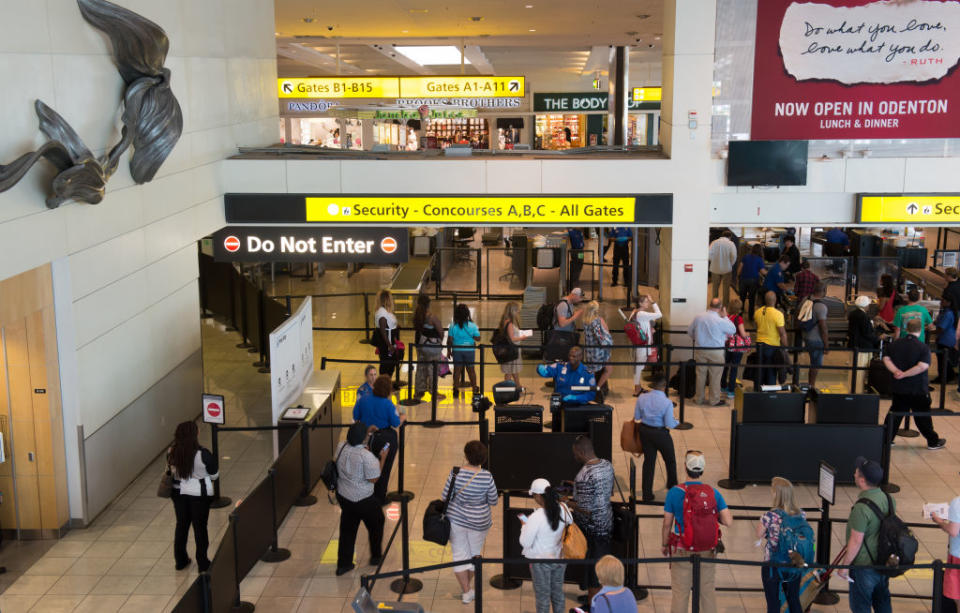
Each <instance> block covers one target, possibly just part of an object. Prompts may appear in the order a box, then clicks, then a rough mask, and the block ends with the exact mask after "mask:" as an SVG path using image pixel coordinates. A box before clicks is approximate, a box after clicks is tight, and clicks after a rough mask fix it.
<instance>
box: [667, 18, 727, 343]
mask: <svg viewBox="0 0 960 613" xmlns="http://www.w3.org/2000/svg"><path fill="white" fill-rule="evenodd" d="M716 8H717V6H716V0H701V1H700V2H696V3H689V2H685V1H684V0H664V3H663V104H662V111H661V113H662V114H661V117H662V123H661V133H660V142H661V144H662V146H663V151H664V153H666V154H667V155H669V156H670V157H671V158H672V159H673V160H674V161H675V162H676V163H678V164H679V165H680V166H682V167H683V168H685V170H686V177H687V178H688V179H689V180H686V181H683V182H682V183H679V184H678V185H677V186H676V187H675V188H674V195H673V198H674V200H673V223H674V225H673V228H672V229H671V230H666V229H664V230H663V231H662V232H661V245H660V296H661V303H660V307H661V309H662V310H663V312H664V318H665V320H666V323H667V325H668V326H669V327H670V328H672V329H676V328H685V327H686V326H687V324H689V323H690V321H691V320H692V319H693V318H694V317H695V316H696V315H697V314H699V313H702V312H703V310H704V307H705V306H706V304H707V296H708V292H707V283H708V274H707V247H708V236H709V228H710V196H711V192H712V187H711V180H710V173H711V166H710V112H711V106H712V102H713V100H712V96H713V87H712V84H713V53H714V31H715V27H716V25H715V23H716ZM691 111H694V112H696V119H697V125H696V127H695V128H691V127H690V126H689V125H688V113H689V112H691ZM687 268H690V271H689V272H688V271H687ZM672 340H673V341H679V340H680V339H679V338H674V339H672Z"/></svg>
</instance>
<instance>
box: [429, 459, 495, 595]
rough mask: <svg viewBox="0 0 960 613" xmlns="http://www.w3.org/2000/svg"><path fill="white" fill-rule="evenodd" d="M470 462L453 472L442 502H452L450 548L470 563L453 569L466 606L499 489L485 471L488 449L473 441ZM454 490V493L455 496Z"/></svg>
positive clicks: (450, 504)
mask: <svg viewBox="0 0 960 613" xmlns="http://www.w3.org/2000/svg"><path fill="white" fill-rule="evenodd" d="M463 455H464V456H465V457H466V462H465V463H464V464H463V466H461V467H460V470H459V471H457V472H456V474H454V472H453V471H451V473H450V475H449V476H448V477H447V482H446V484H445V485H444V486H443V494H442V495H441V498H442V499H444V500H447V494H448V493H449V494H450V496H451V499H450V501H449V504H448V505H447V517H448V518H449V519H450V548H451V549H452V553H453V560H454V561H460V560H466V561H468V562H467V563H466V564H461V565H459V566H454V567H453V574H454V575H455V576H456V578H457V581H458V582H459V583H460V588H461V590H462V592H463V595H462V596H461V598H460V599H461V601H462V602H463V604H469V603H471V602H473V599H474V597H475V594H474V591H473V587H472V586H473V564H471V563H470V562H469V560H470V559H471V558H472V557H473V556H479V555H483V541H484V540H485V539H486V538H487V532H488V531H489V530H490V526H491V525H492V524H493V513H492V512H491V510H490V508H491V507H493V506H496V504H497V486H496V484H494V482H493V475H491V474H490V473H489V472H488V471H486V470H484V469H483V468H481V465H482V464H483V463H484V462H485V461H486V460H487V447H486V445H484V444H483V443H481V442H480V441H470V442H469V443H467V444H466V445H465V446H464V447H463ZM451 487H452V488H453V491H452V492H451V491H450V490H451Z"/></svg>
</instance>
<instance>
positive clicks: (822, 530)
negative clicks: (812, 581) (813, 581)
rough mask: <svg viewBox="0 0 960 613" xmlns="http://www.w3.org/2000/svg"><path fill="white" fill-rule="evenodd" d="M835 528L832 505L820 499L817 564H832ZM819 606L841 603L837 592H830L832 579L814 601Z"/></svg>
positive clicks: (828, 578)
mask: <svg viewBox="0 0 960 613" xmlns="http://www.w3.org/2000/svg"><path fill="white" fill-rule="evenodd" d="M832 535H833V527H832V526H831V524H830V503H828V502H827V501H826V500H824V499H823V498H821V499H820V523H819V524H818V525H817V564H830V559H831V555H830V544H831V541H832V540H833V539H832V538H831V537H832ZM813 601H814V602H815V603H817V604H823V605H835V604H837V603H838V602H840V596H838V595H837V593H836V592H832V591H830V577H827V582H826V583H825V584H824V586H823V589H822V590H820V593H819V594H817V597H816V598H814V599H813Z"/></svg>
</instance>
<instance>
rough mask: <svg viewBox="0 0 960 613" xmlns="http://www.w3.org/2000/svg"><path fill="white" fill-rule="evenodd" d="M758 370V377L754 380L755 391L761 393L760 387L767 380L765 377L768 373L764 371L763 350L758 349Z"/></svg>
mask: <svg viewBox="0 0 960 613" xmlns="http://www.w3.org/2000/svg"><path fill="white" fill-rule="evenodd" d="M756 354H757V368H756V371H755V372H756V375H757V376H756V377H754V378H753V391H755V392H759V391H760V386H761V385H763V383H762V381H763V380H764V379H765V377H764V375H765V374H766V372H765V371H764V370H763V348H762V347H757V351H756Z"/></svg>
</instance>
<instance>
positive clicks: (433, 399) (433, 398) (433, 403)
mask: <svg viewBox="0 0 960 613" xmlns="http://www.w3.org/2000/svg"><path fill="white" fill-rule="evenodd" d="M439 364H440V362H437V366H436V367H434V369H433V383H432V387H433V393H431V394H430V419H428V420H427V421H425V422H423V427H424V428H440V427H442V426H443V422H442V421H440V420H439V419H437V388H438V385H439V383H438V380H439V377H440V374H439V372H438V370H439ZM451 376H452V375H451Z"/></svg>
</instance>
